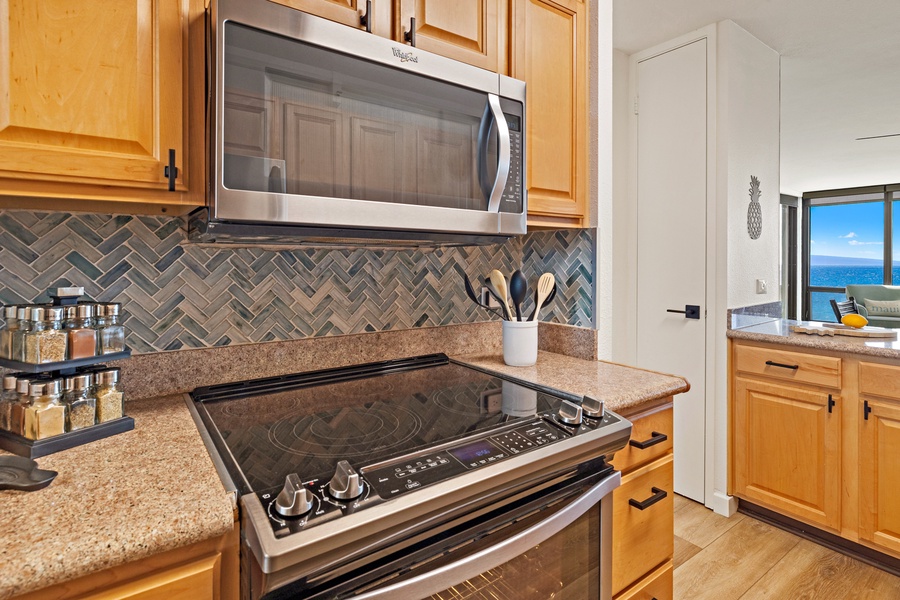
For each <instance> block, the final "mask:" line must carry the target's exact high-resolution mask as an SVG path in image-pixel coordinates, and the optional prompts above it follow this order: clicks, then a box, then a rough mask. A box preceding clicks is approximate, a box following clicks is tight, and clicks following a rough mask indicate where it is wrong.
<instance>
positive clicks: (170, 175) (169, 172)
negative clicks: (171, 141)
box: [164, 148, 178, 192]
mask: <svg viewBox="0 0 900 600" xmlns="http://www.w3.org/2000/svg"><path fill="white" fill-rule="evenodd" d="M164 174H165V176H166V178H167V179H168V180H169V191H170V192H174V191H175V179H176V178H177V177H178V167H176V166H175V149H174V148H169V164H168V165H166V170H165V171H164Z"/></svg>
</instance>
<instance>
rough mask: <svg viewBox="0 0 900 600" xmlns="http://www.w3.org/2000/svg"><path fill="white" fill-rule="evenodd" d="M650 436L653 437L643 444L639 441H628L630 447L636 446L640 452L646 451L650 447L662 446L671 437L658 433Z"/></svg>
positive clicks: (651, 433) (652, 432) (653, 432)
mask: <svg viewBox="0 0 900 600" xmlns="http://www.w3.org/2000/svg"><path fill="white" fill-rule="evenodd" d="M650 435H651V436H652V437H651V438H650V439H649V440H644V441H643V442H639V441H637V440H628V445H629V446H634V447H635V448H637V449H638V450H646V449H647V448H649V447H650V446H655V445H656V444H660V443H662V442H664V441H666V440H667V439H669V436H667V435H666V434H664V433H660V432H658V431H651V432H650Z"/></svg>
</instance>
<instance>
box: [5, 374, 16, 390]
mask: <svg viewBox="0 0 900 600" xmlns="http://www.w3.org/2000/svg"><path fill="white" fill-rule="evenodd" d="M16 381H17V379H16V376H15V375H4V376H3V389H4V390H14V389H16Z"/></svg>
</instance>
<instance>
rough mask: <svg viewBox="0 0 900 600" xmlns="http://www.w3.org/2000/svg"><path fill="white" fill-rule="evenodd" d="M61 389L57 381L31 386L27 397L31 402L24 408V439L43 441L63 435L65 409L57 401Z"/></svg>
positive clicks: (52, 380) (60, 383)
mask: <svg viewBox="0 0 900 600" xmlns="http://www.w3.org/2000/svg"><path fill="white" fill-rule="evenodd" d="M61 389H62V382H61V381H60V380H59V379H51V380H50V381H47V382H42V383H33V384H31V386H30V388H29V395H30V396H31V399H32V400H31V404H30V405H29V406H28V407H26V408H25V437H26V438H28V439H30V440H43V439H47V438H49V437H53V436H55V435H60V434H62V433H65V431H66V407H65V405H64V404H62V403H61V402H60V401H59V396H60V391H61ZM36 393H37V395H36Z"/></svg>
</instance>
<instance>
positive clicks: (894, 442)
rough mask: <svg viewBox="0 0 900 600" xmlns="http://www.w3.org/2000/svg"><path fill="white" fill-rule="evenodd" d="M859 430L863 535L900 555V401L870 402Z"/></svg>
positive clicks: (860, 522) (860, 498) (861, 530)
mask: <svg viewBox="0 0 900 600" xmlns="http://www.w3.org/2000/svg"><path fill="white" fill-rule="evenodd" d="M863 410H864V411H865V412H866V416H867V417H868V418H863V420H862V421H861V423H860V427H859V536H860V537H861V538H862V539H864V540H867V541H869V542H872V543H874V544H877V545H879V546H883V547H885V548H888V549H890V550H893V551H894V552H897V553H900V401H887V400H874V399H873V400H867V401H864V405H863Z"/></svg>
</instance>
